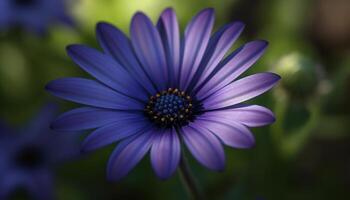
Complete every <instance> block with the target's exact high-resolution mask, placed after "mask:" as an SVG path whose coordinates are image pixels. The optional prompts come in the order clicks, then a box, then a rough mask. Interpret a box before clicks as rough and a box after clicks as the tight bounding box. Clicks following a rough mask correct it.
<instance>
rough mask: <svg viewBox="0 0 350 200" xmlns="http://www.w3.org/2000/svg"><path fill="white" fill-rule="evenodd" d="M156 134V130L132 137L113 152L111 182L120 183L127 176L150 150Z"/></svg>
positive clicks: (108, 174) (108, 168) (109, 176)
mask: <svg viewBox="0 0 350 200" xmlns="http://www.w3.org/2000/svg"><path fill="white" fill-rule="evenodd" d="M155 134H159V132H155V131H154V130H150V131H148V132H146V133H143V134H140V135H135V136H132V137H130V138H128V139H126V140H124V141H122V142H121V143H120V144H118V146H117V148H116V149H115V150H114V151H113V153H112V155H111V157H110V159H109V161H108V167H107V177H108V179H109V180H112V181H118V180H120V179H122V178H123V177H124V176H126V175H127V174H128V173H129V172H130V171H131V170H132V169H133V168H134V167H135V166H136V164H137V163H138V162H139V161H140V160H141V159H142V158H143V157H144V156H145V155H146V153H147V152H148V150H149V149H150V147H151V145H152V143H153V138H154V135H155Z"/></svg>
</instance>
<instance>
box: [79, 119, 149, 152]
mask: <svg viewBox="0 0 350 200" xmlns="http://www.w3.org/2000/svg"><path fill="white" fill-rule="evenodd" d="M150 126H151V124H150V123H149V120H148V119H145V118H143V117H142V116H137V117H134V118H125V119H119V120H118V121H116V122H113V123H112V124H109V125H106V126H103V127H101V128H99V129H97V130H95V131H94V132H93V133H91V134H90V135H89V136H88V137H87V138H86V139H85V140H84V142H83V145H82V150H83V151H84V152H88V151H92V150H95V149H98V148H100V147H103V146H106V145H109V144H112V143H114V142H117V141H119V140H121V139H124V138H126V137H129V136H132V135H135V134H140V133H144V132H146V131H148V130H149V129H150Z"/></svg>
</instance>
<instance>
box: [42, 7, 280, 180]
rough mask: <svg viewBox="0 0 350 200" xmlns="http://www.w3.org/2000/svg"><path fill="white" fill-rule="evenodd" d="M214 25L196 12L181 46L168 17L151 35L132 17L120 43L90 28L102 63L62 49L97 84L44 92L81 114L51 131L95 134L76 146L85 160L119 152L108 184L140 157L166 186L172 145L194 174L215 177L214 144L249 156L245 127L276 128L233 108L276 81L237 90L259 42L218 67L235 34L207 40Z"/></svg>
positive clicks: (249, 110) (257, 110)
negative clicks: (110, 148)
mask: <svg viewBox="0 0 350 200" xmlns="http://www.w3.org/2000/svg"><path fill="white" fill-rule="evenodd" d="M213 24H214V11H213V9H205V10H203V11H201V12H200V13H199V14H198V15H196V16H195V17H194V18H193V19H192V21H191V22H190V23H189V24H188V26H187V27H186V30H185V34H184V36H183V37H182V38H181V37H180V33H179V26H178V22H177V19H176V15H175V13H174V11H173V10H172V9H166V10H165V11H164V12H163V13H162V14H161V16H160V18H159V20H158V23H157V26H154V25H153V24H152V22H151V21H150V19H149V18H148V17H147V16H146V15H145V14H143V13H141V12H138V13H136V14H135V15H134V17H133V19H132V22H131V27H130V33H131V40H129V39H128V38H127V37H126V36H125V35H124V34H123V33H122V32H121V31H120V30H119V29H117V28H115V27H114V26H112V25H110V24H107V23H99V24H98V25H97V39H98V41H99V43H100V45H101V47H102V49H103V51H104V52H103V53H102V52H99V51H97V50H95V49H92V48H90V47H87V46H84V45H71V46H69V47H68V48H67V51H68V55H69V56H70V57H71V58H72V59H73V61H74V62H75V63H76V64H77V65H79V66H80V67H81V68H82V69H83V70H85V71H86V72H87V73H89V74H90V75H92V76H93V77H94V78H96V79H97V80H90V79H85V78H61V79H58V80H54V81H52V82H50V83H49V84H48V85H47V87H46V89H47V90H48V91H49V92H50V93H52V94H53V95H55V96H57V97H60V98H63V99H66V100H69V101H73V102H77V103H80V104H85V105H86V106H85V107H81V108H78V109H75V110H71V111H69V112H67V113H64V114H63V115H61V116H60V117H58V119H57V120H55V121H54V122H53V124H52V127H53V128H54V129H56V130H62V131H77V130H86V129H95V130H94V131H93V132H92V133H91V134H90V135H89V136H88V137H87V138H86V139H85V141H84V142H83V145H82V149H83V150H84V151H91V150H95V149H97V148H100V147H103V146H106V145H109V144H112V143H115V142H119V144H118V146H117V147H116V149H115V150H114V152H113V153H112V155H111V157H110V160H109V162H108V169H107V174H108V178H109V179H110V180H119V179H121V178H122V177H124V176H125V175H127V174H128V173H129V171H130V170H131V169H132V168H133V167H135V165H136V164H137V163H138V162H139V161H140V160H141V159H142V158H143V157H144V156H145V155H146V153H147V152H149V151H150V157H151V163H152V166H153V169H154V171H155V173H156V174H157V176H158V177H160V178H161V179H166V178H168V177H169V176H171V175H172V174H173V172H174V171H175V170H176V168H177V166H178V164H179V160H180V156H181V141H183V142H184V144H185V145H186V146H187V148H188V149H189V151H190V152H191V153H192V155H193V156H194V157H195V158H196V159H197V160H198V162H200V163H201V164H202V165H204V166H206V167H207V168H209V169H212V170H223V169H224V166H225V155H224V149H223V144H224V145H227V146H230V147H234V148H250V147H252V146H253V145H254V142H255V141H254V137H253V134H252V133H251V132H250V131H249V129H248V128H247V127H257V126H263V125H267V124H271V123H273V122H274V121H275V118H274V115H273V113H272V112H271V111H270V110H268V109H267V108H264V107H261V106H257V105H243V104H241V103H242V102H244V101H246V100H249V99H252V98H253V97H256V96H258V95H260V94H262V93H264V92H266V91H267V90H269V89H271V88H272V87H273V86H274V85H275V84H276V83H277V82H278V80H279V79H280V77H279V76H278V75H276V74H273V73H259V74H255V75H251V76H248V77H245V78H242V79H239V80H236V79H237V78H238V77H239V76H240V75H241V74H242V73H243V72H244V71H246V70H247V69H248V68H249V67H250V66H251V65H252V64H253V63H254V62H255V61H256V60H257V59H258V58H259V57H260V56H261V55H262V54H263V52H264V50H265V48H266V47H267V42H266V41H261V40H257V41H253V42H249V43H247V44H245V45H243V46H242V47H240V48H239V49H237V50H236V51H234V52H233V53H231V54H230V55H228V56H227V57H225V54H226V53H227V51H228V50H229V48H230V47H231V46H232V44H233V43H234V41H235V40H236V39H237V38H238V36H239V34H240V33H241V32H242V30H243V27H244V25H243V24H242V23H241V22H235V23H231V24H228V25H226V26H224V27H222V28H221V29H219V30H218V31H217V32H216V33H214V34H213V35H212V36H211V35H210V34H211V31H212V28H213Z"/></svg>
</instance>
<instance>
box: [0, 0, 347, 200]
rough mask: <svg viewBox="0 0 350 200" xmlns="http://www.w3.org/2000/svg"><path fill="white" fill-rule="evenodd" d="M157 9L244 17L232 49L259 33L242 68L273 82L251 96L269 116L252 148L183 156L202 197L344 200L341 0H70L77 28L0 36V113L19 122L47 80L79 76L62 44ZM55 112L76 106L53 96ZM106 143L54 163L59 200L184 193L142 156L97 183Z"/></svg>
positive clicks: (219, 21)
mask: <svg viewBox="0 0 350 200" xmlns="http://www.w3.org/2000/svg"><path fill="white" fill-rule="evenodd" d="M166 7H173V8H174V9H175V11H176V12H177V15H178V18H179V21H180V23H181V28H182V30H183V28H184V27H185V25H186V23H187V22H188V21H189V20H190V19H191V17H192V16H193V15H194V14H195V13H197V12H198V11H199V10H201V9H203V8H205V7H213V8H215V10H216V24H215V29H217V28H218V27H220V26H222V25H224V24H226V23H228V22H231V21H235V20H241V21H243V22H245V23H246V28H245V31H244V32H243V34H242V36H241V37H240V39H239V41H238V42H236V44H235V45H234V46H233V49H234V48H237V47H238V46H239V44H242V43H244V42H247V41H251V40H255V39H265V40H267V41H269V42H270V46H269V48H268V50H267V51H266V53H265V55H264V56H263V57H262V58H261V59H260V60H259V61H258V62H257V63H256V64H255V65H254V66H253V67H252V68H251V69H250V70H249V71H248V72H247V73H246V74H252V73H255V72H262V71H274V72H277V73H278V74H280V75H281V76H282V81H281V83H280V84H279V86H278V87H277V88H275V89H274V90H273V91H271V92H268V93H267V94H265V95H262V96H260V97H258V98H256V99H255V100H254V103H258V104H261V105H264V106H266V107H269V108H271V109H272V110H273V111H274V112H275V114H276V116H277V121H276V123H275V124H273V125H272V126H269V127H264V128H259V129H253V132H254V134H255V136H256V147H255V148H253V149H251V150H236V149H229V148H227V149H226V157H227V165H226V170H225V171H224V172H222V173H217V172H212V171H209V170H206V169H205V168H203V167H202V166H200V165H199V164H198V163H197V162H195V161H194V160H193V159H192V158H190V164H191V167H192V170H193V172H194V175H195V176H196V177H197V178H198V182H199V183H200V185H201V187H202V189H203V191H204V192H205V194H206V196H207V197H208V199H233V200H235V199H239V200H241V199H243V200H245V199H248V200H249V199H252V200H253V199H257V198H263V199H266V200H275V199H276V200H281V199H283V200H295V199H298V200H303V199H305V200H310V199H318V200H323V199H324V200H326V199H327V200H329V199H350V192H349V187H350V156H349V154H350V134H349V131H348V130H349V128H350V123H349V122H350V106H349V105H347V103H349V102H350V20H349V18H350V12H349V11H350V1H348V0H284V1H281V0H264V1H263V0H79V1H74V2H72V5H71V6H70V7H69V9H70V12H71V15H72V17H73V18H74V20H75V21H76V24H77V26H76V27H75V28H71V27H65V26H52V27H50V30H49V33H48V34H47V35H46V36H44V37H38V36H36V35H34V34H30V33H29V34H27V33H20V34H11V33H9V32H4V33H0V102H1V104H0V105H1V106H0V117H1V118H3V119H6V120H8V121H10V122H11V123H13V124H14V125H16V124H21V123H23V122H24V121H26V120H27V119H28V118H29V117H30V116H32V115H33V113H35V111H36V110H37V109H38V108H40V106H41V105H42V104H43V103H44V102H46V101H47V100H54V98H53V97H50V96H49V95H48V94H47V93H46V92H45V91H44V89H43V88H44V86H45V84H46V83H47V82H48V81H49V80H53V79H56V78H58V77H64V76H86V74H84V73H83V72H82V70H80V69H79V68H78V67H77V66H75V64H74V63H73V62H72V61H70V60H69V58H68V57H67V56H66V53H65V46H66V45H68V44H72V43H85V44H88V45H90V46H94V47H98V46H97V43H96V39H95V30H94V29H95V25H96V23H97V22H99V21H107V22H110V23H113V24H114V25H116V26H118V27H119V28H121V29H122V30H123V31H125V32H126V33H128V29H129V23H130V20H131V17H132V15H133V14H134V13H135V12H136V11H139V10H141V11H143V12H145V13H146V14H147V15H149V16H150V17H151V18H152V19H153V20H154V21H156V19H157V17H158V16H159V14H160V13H161V11H162V10H163V9H164V8H166ZM59 103H60V104H61V105H62V111H65V110H68V109H69V108H72V107H74V106H76V105H74V104H70V103H66V102H63V101H59ZM112 150H113V145H112V146H111V147H109V148H104V149H101V150H99V151H97V152H95V153H92V154H90V155H84V156H83V158H82V159H81V160H79V161H76V162H72V163H68V164H66V165H64V166H62V167H60V168H59V169H58V172H57V177H56V188H57V189H56V192H57V196H58V199H62V200H70V199H74V200H75V199H76V200H80V199H81V200H85V199H87V200H89V199H106V200H108V199H169V200H172V199H174V200H175V199H186V198H187V195H186V192H185V190H184V189H183V188H182V185H181V182H180V179H179V177H178V175H177V174H175V175H174V176H173V177H172V178H171V179H169V180H167V181H160V180H158V179H157V178H156V176H155V175H154V174H153V172H152V169H151V166H150V163H149V158H146V159H144V160H143V161H142V162H141V164H140V165H138V166H137V167H136V168H135V170H133V171H132V172H131V174H130V175H129V176H128V177H127V178H125V179H124V180H123V181H121V182H120V183H109V182H107V181H106V178H105V176H106V175H105V174H106V170H105V169H106V162H107V160H108V157H109V154H110V153H111V151H112Z"/></svg>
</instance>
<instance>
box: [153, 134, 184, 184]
mask: <svg viewBox="0 0 350 200" xmlns="http://www.w3.org/2000/svg"><path fill="white" fill-rule="evenodd" d="M180 155H181V147H180V141H179V138H178V136H177V134H176V131H175V129H172V130H164V131H163V132H162V133H160V134H157V135H155V139H154V143H153V145H152V149H151V162H152V166H153V169H154V171H155V173H156V174H157V176H158V177H159V178H161V179H167V178H169V177H170V176H171V175H172V174H173V173H174V172H175V170H176V168H177V166H178V164H179V161H180Z"/></svg>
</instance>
